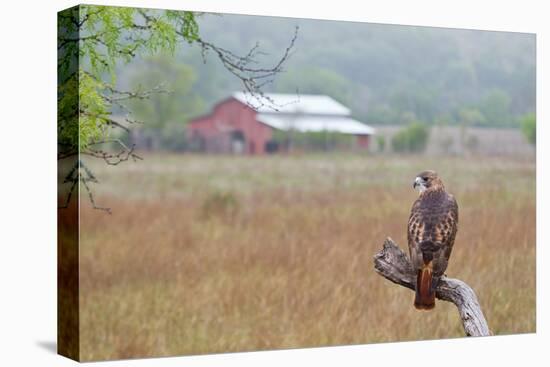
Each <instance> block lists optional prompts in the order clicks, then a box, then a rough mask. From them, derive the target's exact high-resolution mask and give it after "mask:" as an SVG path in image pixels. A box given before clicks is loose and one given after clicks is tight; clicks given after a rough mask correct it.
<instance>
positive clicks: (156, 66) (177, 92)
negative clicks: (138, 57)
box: [128, 54, 204, 150]
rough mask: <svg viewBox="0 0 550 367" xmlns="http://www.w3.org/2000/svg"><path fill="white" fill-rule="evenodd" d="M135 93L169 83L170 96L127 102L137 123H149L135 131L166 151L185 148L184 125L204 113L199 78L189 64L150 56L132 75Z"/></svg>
mask: <svg viewBox="0 0 550 367" xmlns="http://www.w3.org/2000/svg"><path fill="white" fill-rule="evenodd" d="M129 79H130V80H131V86H132V89H133V90H138V91H139V90H149V89H151V88H154V87H155V86H156V85H157V84H158V82H159V80H164V81H166V82H165V84H164V87H165V88H166V89H167V90H168V91H169V93H157V94H155V95H153V96H151V97H150V98H149V99H147V100H143V99H134V100H132V101H130V102H129V103H128V106H129V107H130V110H131V111H132V112H133V115H134V116H135V117H136V119H137V120H140V121H146V123H145V124H141V125H140V126H139V127H137V128H136V130H138V131H139V132H140V133H141V134H145V135H149V136H150V137H152V138H153V140H154V143H153V145H154V146H160V147H162V148H163V149H170V150H182V149H184V147H185V146H184V144H185V139H184V131H185V122H186V121H187V120H188V119H189V118H190V117H192V116H196V115H198V114H199V113H202V112H203V111H204V101H203V100H202V98H201V97H200V96H199V95H198V94H196V93H195V92H194V91H193V89H194V85H195V83H196V81H197V76H196V74H195V72H194V71H193V68H191V67H190V66H189V65H185V64H181V63H178V62H176V61H175V59H174V58H173V57H170V55H166V54H164V55H159V56H153V57H148V58H146V59H145V60H143V62H141V63H140V65H139V66H137V67H136V68H134V69H133V70H132V72H131V74H130V75H129Z"/></svg>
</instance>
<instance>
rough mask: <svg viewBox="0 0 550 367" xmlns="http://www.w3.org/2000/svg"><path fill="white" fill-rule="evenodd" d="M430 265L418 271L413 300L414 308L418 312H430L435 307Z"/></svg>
mask: <svg viewBox="0 0 550 367" xmlns="http://www.w3.org/2000/svg"><path fill="white" fill-rule="evenodd" d="M430 265H431V262H430V263H429V264H428V265H423V266H422V269H420V270H418V275H417V278H416V295H415V298H414V307H416V308H417V309H418V310H431V309H432V308H434V307H435V291H434V290H433V288H432V281H433V272H432V267H431V266H430Z"/></svg>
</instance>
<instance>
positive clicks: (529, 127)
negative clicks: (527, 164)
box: [521, 113, 537, 145]
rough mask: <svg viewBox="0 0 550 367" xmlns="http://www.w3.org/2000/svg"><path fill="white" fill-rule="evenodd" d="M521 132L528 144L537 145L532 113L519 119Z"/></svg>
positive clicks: (535, 120)
mask: <svg viewBox="0 0 550 367" xmlns="http://www.w3.org/2000/svg"><path fill="white" fill-rule="evenodd" d="M521 131H522V132H523V135H525V137H526V138H527V141H528V142H529V143H531V144H533V145H536V144H537V119H536V117H535V114H534V113H530V114H527V115H525V116H524V117H523V118H522V119H521Z"/></svg>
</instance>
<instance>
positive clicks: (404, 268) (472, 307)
mask: <svg viewBox="0 0 550 367" xmlns="http://www.w3.org/2000/svg"><path fill="white" fill-rule="evenodd" d="M374 269H375V270H376V272H377V273H378V274H380V275H382V276H383V277H384V278H386V279H388V280H390V281H392V282H394V283H396V284H399V285H402V286H403V287H406V288H409V289H412V290H414V289H415V283H416V274H415V272H414V271H413V269H412V265H411V262H410V261H409V258H408V257H407V255H405V253H404V252H403V251H402V250H401V249H400V248H399V246H397V244H396V243H395V242H394V241H393V240H392V239H391V238H389V237H388V238H387V239H386V241H384V247H383V248H382V250H380V252H378V253H377V254H376V255H375V256H374ZM435 296H436V297H437V298H439V299H441V300H444V301H448V302H452V303H454V304H455V306H456V307H457V308H458V312H459V314H460V318H461V319H462V325H463V326H464V331H465V333H466V335H467V336H488V335H491V331H490V330H489V326H488V325H487V321H486V320H485V317H484V316H483V312H482V311H481V307H480V306H479V302H478V300H477V297H476V294H475V293H474V291H473V289H472V288H470V286H468V284H466V283H464V282H463V281H461V280H458V279H452V278H447V277H446V276H444V277H442V278H441V280H440V281H439V284H438V285H437V288H436V293H435Z"/></svg>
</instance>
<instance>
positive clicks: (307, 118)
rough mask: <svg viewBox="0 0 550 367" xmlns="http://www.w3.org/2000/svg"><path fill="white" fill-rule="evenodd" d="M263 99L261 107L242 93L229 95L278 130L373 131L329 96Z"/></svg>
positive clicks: (263, 121)
mask: <svg viewBox="0 0 550 367" xmlns="http://www.w3.org/2000/svg"><path fill="white" fill-rule="evenodd" d="M266 96H267V99H266V100H265V103H263V104H265V105H262V101H258V100H257V99H256V98H255V97H251V96H250V95H247V94H244V93H242V92H236V93H233V97H234V98H235V99H237V100H238V101H240V102H242V103H245V104H247V105H249V106H251V107H253V108H255V109H256V110H257V111H258V115H257V117H256V118H257V120H258V121H260V122H262V123H264V124H266V125H268V126H271V127H273V128H275V129H278V130H296V131H300V132H318V131H331V132H338V133H343V134H353V135H372V134H374V133H375V132H376V131H375V129H374V128H372V127H371V126H369V125H366V124H364V123H362V122H359V121H357V120H354V119H353V118H351V117H350V116H351V110H350V109H349V108H347V107H346V106H344V105H342V104H341V103H339V102H337V101H335V100H334V99H332V98H330V97H329V96H324V95H313V94H306V95H303V94H302V95H296V94H275V93H273V94H266ZM260 98H261V97H260ZM271 106H274V107H275V108H276V109H273V108H271Z"/></svg>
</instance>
